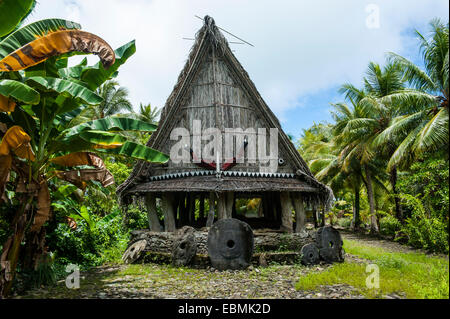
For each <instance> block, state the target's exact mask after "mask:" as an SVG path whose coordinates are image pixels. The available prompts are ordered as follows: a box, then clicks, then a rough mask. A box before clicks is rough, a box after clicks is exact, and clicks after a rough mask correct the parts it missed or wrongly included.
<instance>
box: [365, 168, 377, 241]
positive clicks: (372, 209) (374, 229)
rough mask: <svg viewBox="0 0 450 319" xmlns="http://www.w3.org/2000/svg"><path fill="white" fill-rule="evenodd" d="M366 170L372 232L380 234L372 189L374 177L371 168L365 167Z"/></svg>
mask: <svg viewBox="0 0 450 319" xmlns="http://www.w3.org/2000/svg"><path fill="white" fill-rule="evenodd" d="M364 170H365V172H366V179H367V180H366V181H365V184H366V188H367V197H368V198H369V208H370V232H372V233H378V232H379V229H378V225H377V217H376V215H375V196H374V193H373V187H372V177H371V175H370V171H369V168H368V167H367V165H364Z"/></svg>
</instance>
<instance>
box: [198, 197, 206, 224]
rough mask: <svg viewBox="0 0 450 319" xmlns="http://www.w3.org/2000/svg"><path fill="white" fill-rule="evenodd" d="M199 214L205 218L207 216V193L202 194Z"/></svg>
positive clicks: (201, 217)
mask: <svg viewBox="0 0 450 319" xmlns="http://www.w3.org/2000/svg"><path fill="white" fill-rule="evenodd" d="M199 200H200V204H199V214H198V217H199V218H200V219H203V217H205V194H203V193H201V194H200V199H199Z"/></svg>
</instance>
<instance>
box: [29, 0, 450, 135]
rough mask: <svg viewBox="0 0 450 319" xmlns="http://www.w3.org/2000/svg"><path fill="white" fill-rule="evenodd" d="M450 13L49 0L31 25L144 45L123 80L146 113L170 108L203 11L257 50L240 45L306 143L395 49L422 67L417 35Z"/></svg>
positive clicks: (271, 101)
mask: <svg viewBox="0 0 450 319" xmlns="http://www.w3.org/2000/svg"><path fill="white" fill-rule="evenodd" d="M448 10H449V4H448V1H447V0H426V1H423V0H378V1H376V0H369V1H364V0H342V1H336V0H317V1H306V0H305V1H303V0H302V1H294V0H290V1H288V0H286V1H285V0H276V1H275V0H272V1H269V0H226V1H223V0H221V1H216V0H209V1H207V0H189V1H187V0H153V1H150V0H95V1H92V0H40V1H39V3H38V5H37V8H36V10H35V12H34V13H33V15H32V17H31V18H30V19H29V22H33V21H36V20H41V19H44V18H64V19H69V20H72V21H76V22H79V23H80V24H81V25H82V27H83V30H86V31H89V32H92V33H95V34H97V35H99V36H101V37H102V38H103V39H105V40H106V41H107V42H108V43H109V44H110V45H111V46H112V47H113V48H117V47H119V46H121V45H123V44H125V43H127V42H128V41H130V40H132V39H135V40H136V47H137V52H136V53H135V55H134V56H133V57H131V58H130V59H129V60H128V62H127V63H126V64H125V65H123V66H122V67H121V68H120V74H119V77H118V80H119V82H120V84H121V85H123V86H125V87H127V88H128V89H129V91H130V98H131V101H132V102H133V104H134V106H135V108H137V107H138V105H139V103H140V102H142V103H152V105H155V106H159V107H162V106H163V105H164V103H165V100H166V99H167V97H168V96H169V94H170V92H171V90H172V88H173V86H174V84H175V82H176V79H177V77H178V74H179V72H180V71H181V69H182V67H183V65H184V63H185V61H186V58H187V54H188V52H189V49H190V47H191V45H192V41H190V40H184V39H183V38H193V37H194V35H195V33H196V32H197V30H198V29H199V28H200V27H201V26H202V21H201V20H199V19H197V18H195V17H194V15H198V16H201V17H203V16H205V15H210V16H212V17H213V18H214V19H215V21H216V24H217V25H218V26H220V27H222V28H224V29H226V30H228V31H230V32H231V33H233V34H235V35H237V36H239V37H241V38H243V39H245V40H247V41H248V42H250V43H252V44H253V45H254V47H251V46H248V45H242V44H231V46H232V48H233V49H234V50H235V52H234V54H235V55H236V57H237V58H238V59H239V60H240V62H241V63H242V65H243V66H244V68H245V69H246V70H247V72H248V73H249V75H250V77H251V79H252V80H253V81H254V83H255V84H256V87H257V88H258V89H259V91H260V93H261V95H262V97H263V98H264V99H265V101H266V102H267V104H268V105H269V106H270V107H271V108H272V110H273V111H274V112H275V114H276V115H277V116H278V117H279V119H280V121H281V123H282V126H283V128H284V130H285V131H286V132H287V133H290V134H292V135H294V136H295V137H299V136H300V135H301V133H302V129H304V128H308V127H309V126H311V125H312V124H313V123H314V122H320V121H331V117H330V114H329V110H330V108H331V106H330V103H333V102H337V101H340V100H342V97H341V96H339V94H338V93H337V89H338V87H339V86H340V85H341V84H343V83H345V82H352V83H354V84H356V85H359V83H361V80H362V77H363V75H364V72H365V69H366V67H367V64H368V63H369V61H375V62H378V63H383V62H384V59H385V53H386V52H388V51H393V52H396V53H399V54H401V55H403V56H406V57H408V58H410V59H412V60H414V61H416V62H419V61H420V56H419V52H418V47H417V40H416V38H415V34H414V29H418V30H420V31H423V32H426V31H427V25H428V22H429V21H430V20H431V19H432V18H434V17H439V18H441V19H443V20H444V21H445V22H447V21H448ZM226 36H227V35H226ZM227 38H228V39H229V40H230V41H236V39H233V38H230V37H229V36H227ZM89 61H90V63H92V64H93V63H95V62H97V60H96V57H89ZM75 62H76V61H73V63H75Z"/></svg>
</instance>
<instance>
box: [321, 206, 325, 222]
mask: <svg viewBox="0 0 450 319" xmlns="http://www.w3.org/2000/svg"><path fill="white" fill-rule="evenodd" d="M320 226H322V227H323V226H325V205H324V206H323V207H322V222H321V225H320Z"/></svg>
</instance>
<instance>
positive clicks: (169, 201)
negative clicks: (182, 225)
mask: <svg viewBox="0 0 450 319" xmlns="http://www.w3.org/2000/svg"><path fill="white" fill-rule="evenodd" d="M162 208H163V212H164V231H166V232H173V231H175V230H176V227H175V216H174V209H173V208H174V198H173V194H171V193H163V195H162Z"/></svg>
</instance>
